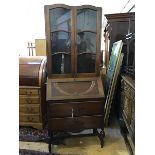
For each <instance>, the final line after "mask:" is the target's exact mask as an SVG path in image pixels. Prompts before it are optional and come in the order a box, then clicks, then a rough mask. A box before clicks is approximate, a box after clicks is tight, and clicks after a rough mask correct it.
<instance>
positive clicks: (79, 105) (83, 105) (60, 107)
mask: <svg viewBox="0 0 155 155" xmlns="http://www.w3.org/2000/svg"><path fill="white" fill-rule="evenodd" d="M48 105H49V107H48V114H49V117H77V116H89V115H102V114H103V112H104V103H103V102H102V101H89V102H88V101H85V102H71V103H51V104H50V103H49V104H48Z"/></svg>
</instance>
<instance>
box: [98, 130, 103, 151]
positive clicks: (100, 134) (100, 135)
mask: <svg viewBox="0 0 155 155" xmlns="http://www.w3.org/2000/svg"><path fill="white" fill-rule="evenodd" d="M98 137H99V139H100V143H101V148H103V146H104V137H105V132H104V129H102V130H101V132H100V133H98Z"/></svg>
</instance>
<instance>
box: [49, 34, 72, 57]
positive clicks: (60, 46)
mask: <svg viewBox="0 0 155 155" xmlns="http://www.w3.org/2000/svg"><path fill="white" fill-rule="evenodd" d="M51 45H52V46H51V48H52V49H51V50H52V54H54V53H57V52H67V53H70V52H71V41H70V33H67V32H54V33H52V34H51Z"/></svg>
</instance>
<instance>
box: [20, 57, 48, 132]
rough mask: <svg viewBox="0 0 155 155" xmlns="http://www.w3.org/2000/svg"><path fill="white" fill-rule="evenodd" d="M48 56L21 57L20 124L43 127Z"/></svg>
mask: <svg viewBox="0 0 155 155" xmlns="http://www.w3.org/2000/svg"><path fill="white" fill-rule="evenodd" d="M45 70H46V57H38V56H37V57H20V58H19V125H20V126H31V127H34V128H37V129H42V128H43V127H44V123H45V117H46V102H45V101H46V100H45V98H46V95H45V94H46V87H45V82H46V72H45Z"/></svg>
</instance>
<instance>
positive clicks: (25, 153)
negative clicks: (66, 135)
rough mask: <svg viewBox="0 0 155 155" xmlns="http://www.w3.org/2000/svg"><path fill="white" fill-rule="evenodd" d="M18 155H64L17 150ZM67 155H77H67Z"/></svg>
mask: <svg viewBox="0 0 155 155" xmlns="http://www.w3.org/2000/svg"><path fill="white" fill-rule="evenodd" d="M19 155H65V154H60V153H47V152H40V151H34V150H26V149H19ZM67 155H78V154H67Z"/></svg>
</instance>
